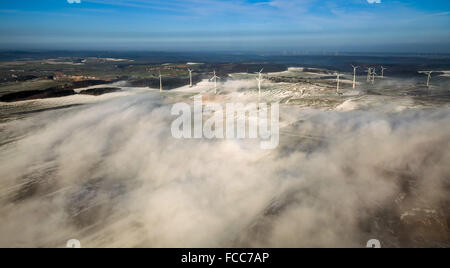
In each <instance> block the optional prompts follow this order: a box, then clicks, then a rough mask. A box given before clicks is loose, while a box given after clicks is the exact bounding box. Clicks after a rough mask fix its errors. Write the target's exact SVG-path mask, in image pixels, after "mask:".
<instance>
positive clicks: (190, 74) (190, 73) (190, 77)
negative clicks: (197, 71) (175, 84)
mask: <svg viewBox="0 0 450 268" xmlns="http://www.w3.org/2000/svg"><path fill="white" fill-rule="evenodd" d="M188 72H189V87H192V70H191V69H189V68H188Z"/></svg>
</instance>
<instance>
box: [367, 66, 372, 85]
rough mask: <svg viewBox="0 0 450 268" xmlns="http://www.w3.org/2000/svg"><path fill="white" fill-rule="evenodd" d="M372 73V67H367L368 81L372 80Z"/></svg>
mask: <svg viewBox="0 0 450 268" xmlns="http://www.w3.org/2000/svg"><path fill="white" fill-rule="evenodd" d="M371 75H372V67H369V68H367V82H370V77H371Z"/></svg>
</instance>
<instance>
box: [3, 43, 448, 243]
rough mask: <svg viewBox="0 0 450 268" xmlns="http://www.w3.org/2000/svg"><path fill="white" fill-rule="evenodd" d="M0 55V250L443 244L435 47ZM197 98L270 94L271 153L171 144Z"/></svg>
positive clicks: (440, 76)
mask: <svg viewBox="0 0 450 268" xmlns="http://www.w3.org/2000/svg"><path fill="white" fill-rule="evenodd" d="M1 55H2V58H3V59H4V61H2V62H0V76H1V81H0V97H2V98H4V99H3V100H7V101H3V102H0V178H1V179H0V222H1V224H0V246H2V247H10V246H18V247H64V246H65V243H66V241H67V240H69V239H73V238H75V239H78V240H80V241H81V242H82V244H83V246H85V247H128V246H131V247H364V246H365V244H366V242H367V241H368V240H369V239H373V238H376V239H379V240H380V241H381V242H382V244H383V246H384V247H449V246H450V210H449V209H448V208H449V207H450V199H449V196H450V195H449V194H450V167H449V165H448V163H450V87H449V85H450V84H449V82H450V77H449V76H448V71H449V70H450V60H449V59H448V58H447V57H445V56H439V57H437V56H427V57H417V56H414V57H412V56H408V57H406V56H401V57H400V56H399V57H392V56H383V55H377V56H374V55H372V56H364V57H363V56H355V55H353V56H339V57H336V56H327V55H325V56H323V55H322V56H314V57H313V56H295V57H287V56H262V55H261V56H245V57H244V56H243V57H241V60H235V59H234V58H233V57H238V56H237V55H234V56H233V57H232V56H229V55H228V56H227V55H210V56H209V57H206V56H205V55H196V56H191V57H190V58H186V56H184V55H174V54H171V55H167V56H166V58H160V59H154V60H153V61H150V60H147V58H146V57H145V56H143V55H142V54H137V55H134V56H131V55H129V54H128V55H127V54H125V55H123V54H116V55H94V54H92V55H91V54H89V55H86V54H84V55H83V54H79V55H66V56H61V55H51V57H49V55H36V54H32V55H28V56H26V55H22V54H20V57H18V56H17V54H14V53H11V52H10V53H9V54H7V53H6V54H5V53H3V54H1ZM60 57H63V58H60ZM291 61H292V62H291ZM189 63H190V64H189ZM193 63H195V64H193ZM350 64H356V65H359V66H361V68H360V69H359V70H358V73H357V86H356V89H353V88H352V82H353V69H352V68H351V66H350ZM381 65H383V66H385V67H387V68H388V69H387V70H386V71H385V77H384V78H381V77H380V73H379V70H377V76H376V78H375V82H374V83H373V84H372V82H367V73H365V72H364V71H365V68H366V67H370V66H373V67H377V68H378V69H379V66H381ZM187 68H191V69H193V70H194V86H193V87H192V88H190V87H189V86H188V84H189V73H188V72H187ZM261 68H264V73H263V78H264V82H263V84H262V96H261V97H258V94H257V82H256V78H257V74H256V73H257V72H258V71H259V70H260V69H261ZM214 70H216V71H217V74H218V75H219V76H220V77H222V78H223V79H221V80H220V81H219V93H218V95H217V96H215V95H214V94H213V93H212V92H213V83H211V82H210V81H208V79H209V78H210V77H211V75H212V72H213V71H214ZM424 70H435V71H436V72H435V73H434V74H433V76H432V79H431V86H430V87H427V86H426V78H427V77H426V75H423V74H421V73H419V71H424ZM160 71H161V74H162V75H163V82H164V91H163V92H162V93H160V92H159V78H158V76H159V72H160ZM336 72H339V73H340V74H341V77H340V89H339V91H338V92H336V83H337V81H336ZM30 91H33V92H31V93H30ZM23 92H28V93H23ZM61 92H65V93H66V95H61V94H62V93H61ZM83 92H84V94H83ZM11 94H12V95H11ZM197 94H202V95H203V96H205V98H207V99H209V100H211V101H213V102H217V103H219V104H223V105H225V104H226V103H231V102H240V103H252V102H257V101H258V100H260V101H262V102H279V103H280V104H281V106H280V107H281V108H280V109H281V110H280V120H281V122H280V123H281V129H280V133H281V137H280V146H279V147H278V148H277V149H275V150H271V151H265V150H261V149H260V148H259V143H257V142H255V141H253V140H207V139H199V140H177V139H174V138H172V135H171V133H170V125H171V122H172V121H173V119H174V117H173V116H171V113H170V109H171V107H172V105H173V104H174V103H177V102H187V103H192V101H193V97H194V96H195V95H197Z"/></svg>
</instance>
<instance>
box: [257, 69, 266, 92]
mask: <svg viewBox="0 0 450 268" xmlns="http://www.w3.org/2000/svg"><path fill="white" fill-rule="evenodd" d="M263 71H264V68H262V69H261V71H259V73H258V78H256V81H258V96H260V97H261V83H262V82H263V78H262V72H263Z"/></svg>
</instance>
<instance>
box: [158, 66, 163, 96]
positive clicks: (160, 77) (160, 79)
mask: <svg viewBox="0 0 450 268" xmlns="http://www.w3.org/2000/svg"><path fill="white" fill-rule="evenodd" d="M159 92H163V85H162V75H161V71H159Z"/></svg>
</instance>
